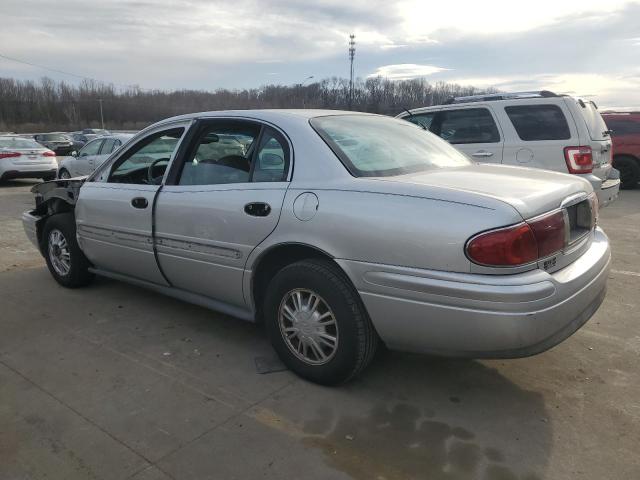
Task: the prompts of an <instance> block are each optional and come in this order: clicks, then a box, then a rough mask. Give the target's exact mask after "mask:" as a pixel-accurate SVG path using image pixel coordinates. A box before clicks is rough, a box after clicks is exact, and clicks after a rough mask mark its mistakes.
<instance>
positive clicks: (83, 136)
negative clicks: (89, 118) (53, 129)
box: [67, 132, 98, 152]
mask: <svg viewBox="0 0 640 480" xmlns="http://www.w3.org/2000/svg"><path fill="white" fill-rule="evenodd" d="M67 136H68V137H69V138H71V141H72V142H73V149H74V150H75V151H76V152H77V151H79V150H80V149H81V148H82V147H84V146H85V144H86V143H88V142H89V141H90V140H93V139H94V138H97V137H98V135H96V134H94V133H82V132H71V133H69V134H67Z"/></svg>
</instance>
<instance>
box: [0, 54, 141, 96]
mask: <svg viewBox="0 0 640 480" xmlns="http://www.w3.org/2000/svg"><path fill="white" fill-rule="evenodd" d="M0 58H4V59H5V60H10V61H12V62H16V63H22V64H23V65H29V66H31V67H36V68H41V69H43V70H48V71H50V72H56V73H61V74H63V75H69V76H71V77H75V78H80V79H82V80H91V81H92V82H97V83H102V84H105V85H109V84H110V85H115V86H118V87H122V88H134V89H138V90H145V91H148V92H152V91H153V90H152V89H149V88H142V87H139V86H137V85H124V84H121V83H115V82H106V81H104V80H98V79H97V78H92V77H86V76H84V75H78V74H76V73H72V72H67V71H65V70H59V69H57V68H51V67H47V66H45V65H39V64H37V63H33V62H28V61H26V60H20V59H19V58H15V57H10V56H8V55H4V54H2V53H0Z"/></svg>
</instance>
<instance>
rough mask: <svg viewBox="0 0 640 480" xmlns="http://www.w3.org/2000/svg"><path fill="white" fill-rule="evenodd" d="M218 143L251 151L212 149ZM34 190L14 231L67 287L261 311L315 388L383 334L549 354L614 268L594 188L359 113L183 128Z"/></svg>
mask: <svg viewBox="0 0 640 480" xmlns="http://www.w3.org/2000/svg"><path fill="white" fill-rule="evenodd" d="M228 136H232V137H235V138H236V139H237V140H238V142H240V143H242V144H243V145H244V149H243V152H241V151H240V150H238V149H237V147H232V148H233V151H232V152H231V153H226V152H224V150H225V149H226V148H227V147H226V146H223V147H222V148H212V145H214V144H216V143H218V142H219V141H220V140H221V139H222V140H223V143H228V144H230V145H235V142H233V141H231V142H227V141H226V140H228ZM33 191H34V192H35V195H36V208H35V209H34V210H31V211H29V212H25V214H24V215H23V223H24V227H25V232H26V234H27V236H28V237H29V238H30V239H31V240H32V241H33V243H34V244H35V245H36V246H37V247H38V248H39V249H40V251H41V252H42V254H43V256H44V257H45V259H46V261H47V265H48V267H49V270H50V272H51V274H52V275H53V277H54V278H55V280H56V281H57V282H59V283H60V284H61V285H63V286H65V287H79V286H82V285H86V284H88V283H89V282H90V281H91V280H92V278H93V276H94V274H99V275H104V276H107V277H111V278H115V279H118V280H124V281H128V282H131V283H134V284H136V285H140V286H144V287H147V288H150V289H153V290H155V291H157V292H161V293H164V294H167V295H171V296H174V297H177V298H181V299H183V300H185V301H188V302H193V303H196V304H199V305H201V306H205V307H208V308H212V309H215V310H219V311H222V312H225V313H227V314H230V315H234V316H236V317H240V318H242V319H245V320H250V321H258V320H263V321H264V322H265V324H266V327H267V330H268V333H269V336H270V338H271V342H272V344H273V346H274V348H275V350H276V351H277V352H278V354H279V355H280V357H281V358H282V360H283V361H284V362H285V363H286V365H287V366H288V367H289V368H290V369H291V370H293V371H295V372H296V373H298V374H299V375H301V376H303V377H305V378H308V379H310V380H312V381H315V382H318V383H323V384H335V383H340V382H344V381H347V380H348V379H350V378H352V377H353V376H354V375H357V374H358V373H359V372H361V371H362V369H364V368H365V367H366V365H367V364H368V363H369V361H370V360H371V359H372V357H373V355H374V353H375V351H376V347H377V345H378V344H379V342H380V341H383V342H385V343H386V344H387V346H388V347H390V348H394V349H399V350H408V351H417V352H428V353H433V354H440V355H452V356H464V357H475V358H482V357H485V358H487V357H489V358H508V357H521V356H527V355H533V354H536V353H539V352H542V351H544V350H546V349H548V348H551V347H552V346H554V345H556V344H557V343H559V342H561V341H563V340H564V339H565V338H567V337H568V336H570V335H571V334H572V333H573V332H575V331H576V330H577V329H578V328H580V327H581V326H582V325H583V324H584V323H585V322H586V321H587V320H588V319H589V318H590V317H591V316H592V315H593V313H594V312H595V311H596V310H597V308H598V307H599V305H600V304H601V302H602V301H603V298H604V295H605V290H606V283H607V277H608V271H609V265H610V257H611V255H610V249H609V242H608V240H607V237H606V236H605V234H604V233H603V232H602V230H601V229H600V228H599V227H598V226H597V212H598V199H597V196H596V195H595V194H594V192H593V188H592V187H591V184H590V183H589V182H586V181H584V180H583V179H581V178H578V177H575V176H571V175H566V174H562V173H557V172H551V171H546V170H534V169H530V168H518V167H505V166H502V165H487V164H475V163H474V162H471V161H470V160H469V159H468V158H467V157H466V156H464V155H462V154H461V153H460V152H459V151H457V150H456V149H454V148H452V147H451V145H449V144H448V143H446V142H444V141H442V140H441V139H440V138H438V137H437V136H435V135H432V134H431V133H428V132H424V131H423V130H421V129H420V128H419V127H417V126H415V125H412V124H411V123H408V122H405V121H400V120H397V119H393V118H389V117H385V116H379V115H370V114H363V113H353V112H335V111H322V110H289V111H287V110H285V111H277V110H271V111H269V110H265V111H252V110H245V111H231V112H210V113H198V114H192V115H185V116H181V117H175V118H171V119H168V120H165V121H162V122H159V123H157V124H155V125H152V126H150V127H148V128H147V129H145V130H144V131H142V132H141V133H139V134H138V135H136V136H135V137H134V138H133V139H131V140H130V141H129V142H128V143H127V144H126V145H124V146H123V147H122V148H121V149H120V150H118V151H117V152H115V153H114V154H113V155H112V156H111V157H110V158H109V160H108V161H106V162H105V163H104V164H103V165H102V166H101V167H99V168H98V169H97V170H96V171H95V172H94V173H93V174H92V175H91V176H89V177H88V179H86V181H85V180H84V179H78V180H73V179H72V180H57V181H55V182H49V183H45V184H43V185H42V186H36V187H35V188H34V189H33ZM96 294H98V291H97V290H92V291H91V292H88V293H87V295H96ZM132 294H135V292H133V293H132ZM69 308H70V309H71V308H74V307H73V305H69Z"/></svg>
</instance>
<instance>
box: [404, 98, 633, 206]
mask: <svg viewBox="0 0 640 480" xmlns="http://www.w3.org/2000/svg"><path fill="white" fill-rule="evenodd" d="M398 117H399V118H404V119H405V120H409V121H410V122H412V123H415V124H417V125H420V126H422V127H423V128H425V129H426V130H429V131H431V132H433V133H435V134H436V135H438V136H440V137H441V138H443V139H445V140H447V141H448V142H449V143H451V144H452V145H453V146H454V147H456V148H457V149H458V150H460V151H461V152H463V153H465V154H467V155H468V156H469V157H470V158H472V159H473V160H475V161H478V162H485V163H499V164H503V165H516V166H522V167H531V168H543V169H547V170H555V171H558V172H564V173H571V174H575V175H578V176H580V177H582V178H584V179H585V180H588V181H589V182H590V183H591V185H592V186H593V189H594V190H595V191H596V192H597V193H598V198H599V200H600V206H601V207H602V206H606V205H608V204H609V203H611V202H613V201H614V200H615V199H616V198H617V197H618V190H619V188H620V180H619V174H618V172H617V170H615V169H613V168H612V166H611V138H610V136H609V128H608V127H607V125H606V124H605V123H604V120H603V119H602V116H601V115H600V113H599V112H598V110H597V108H596V105H595V104H594V103H593V102H590V101H584V100H581V99H579V98H574V97H571V96H568V95H556V94H555V93H552V92H549V91H544V90H543V91H540V92H521V93H498V94H492V95H477V96H470V97H458V98H452V99H451V100H450V101H449V102H448V104H446V105H436V106H433V107H425V108H416V109H413V110H411V111H407V112H403V113H401V114H399V115H398Z"/></svg>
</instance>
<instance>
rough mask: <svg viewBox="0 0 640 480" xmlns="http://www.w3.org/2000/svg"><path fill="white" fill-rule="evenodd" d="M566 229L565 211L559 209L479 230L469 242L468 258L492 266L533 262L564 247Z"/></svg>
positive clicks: (513, 265)
mask: <svg viewBox="0 0 640 480" xmlns="http://www.w3.org/2000/svg"><path fill="white" fill-rule="evenodd" d="M565 228H566V226H565V218H564V214H563V212H562V211H558V212H554V213H550V214H547V215H543V216H540V217H537V218H534V219H532V220H529V221H527V222H523V223H520V224H518V225H515V226H511V227H505V228H499V229H497V230H491V231H489V232H485V233H480V234H479V235H476V236H475V237H472V238H471V239H470V240H469V241H468V242H467V246H466V252H467V257H469V259H470V260H471V261H472V262H474V263H477V264H480V265H485V266H491V267H516V266H519V265H525V264H527V263H532V262H535V261H537V260H538V259H540V258H544V257H548V256H549V255H552V254H554V253H556V252H559V251H560V250H562V249H563V248H564V246H565V242H566V235H565Z"/></svg>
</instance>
